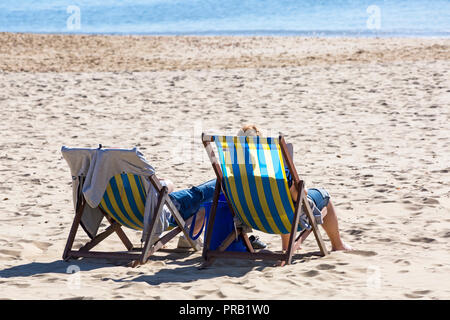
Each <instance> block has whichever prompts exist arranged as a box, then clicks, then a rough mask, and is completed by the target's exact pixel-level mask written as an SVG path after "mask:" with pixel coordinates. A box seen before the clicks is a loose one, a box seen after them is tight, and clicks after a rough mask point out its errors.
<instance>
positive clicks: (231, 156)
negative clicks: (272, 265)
mask: <svg viewBox="0 0 450 320" xmlns="http://www.w3.org/2000/svg"><path fill="white" fill-rule="evenodd" d="M202 140H203V144H204V146H205V148H206V150H207V153H208V155H209V157H210V160H211V162H212V165H213V168H214V171H215V173H216V175H217V181H218V184H217V186H216V193H217V194H218V193H220V189H221V190H222V191H223V193H224V194H225V196H226V198H227V201H228V203H229V205H230V208H231V209H232V211H233V213H234V215H236V216H238V217H239V218H240V220H241V221H242V222H243V223H244V224H245V225H247V226H250V227H252V228H253V229H256V230H259V231H262V232H265V233H271V234H289V233H290V234H291V236H290V244H289V247H288V250H287V252H286V253H282V254H276V253H254V252H253V250H252V249H251V246H250V245H249V244H248V243H249V242H248V240H247V239H246V235H245V234H244V233H241V234H242V236H243V238H244V240H245V241H244V242H245V243H247V248H248V250H249V251H250V252H249V253H245V252H244V253H238V252H227V251H223V250H225V249H226V247H227V246H228V245H229V244H228V242H229V241H230V240H234V239H235V237H236V236H235V235H234V236H233V234H235V233H233V234H230V236H229V238H227V239H226V240H225V241H224V243H223V244H222V246H221V247H220V249H219V250H216V251H209V243H208V240H209V239H208V234H207V238H206V244H205V246H204V251H203V254H204V258H205V259H206V260H207V261H208V259H211V258H214V257H218V256H220V257H243V258H253V259H275V260H281V261H285V262H286V263H288V264H289V263H290V262H291V259H292V253H293V252H294V251H295V249H296V247H298V244H299V243H298V239H297V240H295V237H296V233H297V232H302V231H303V230H305V229H306V228H307V227H309V226H307V225H301V223H300V222H299V218H300V209H301V207H303V208H304V210H305V212H306V213H307V215H308V217H309V221H310V224H311V227H312V228H313V231H314V234H315V235H316V239H317V242H318V245H319V247H320V250H321V252H322V254H324V255H325V254H327V251H326V248H325V245H324V243H323V240H322V238H321V236H320V232H319V231H318V228H317V225H316V224H315V219H314V218H312V217H313V215H312V212H311V208H310V207H309V205H308V204H307V201H306V197H304V191H303V188H304V183H303V181H300V179H299V178H298V175H297V173H296V170H295V167H294V164H293V161H292V158H291V156H290V154H289V152H288V149H287V145H286V142H285V141H284V138H283V137H282V136H280V137H278V138H270V137H259V136H207V135H205V134H204V135H203V136H202ZM211 142H215V146H216V149H217V153H218V159H217V158H216V156H215V154H214V151H213V149H212V145H211ZM285 162H287V163H286V165H287V167H288V168H289V170H290V172H291V174H292V176H293V178H294V183H295V185H296V186H297V190H301V192H298V199H295V200H296V201H295V202H294V201H293V199H292V197H291V193H290V191H289V186H288V181H287V178H286V172H285ZM219 182H220V183H219ZM214 201H217V197H215V198H214ZM212 207H213V208H214V202H213V206H212ZM214 210H215V208H214ZM212 211H213V210H212ZM214 215H215V212H211V213H210V223H211V229H212V224H213V223H214V222H213V220H214V218H213V217H214ZM211 220H212V222H211ZM209 230H210V225H209V224H208V231H209Z"/></svg>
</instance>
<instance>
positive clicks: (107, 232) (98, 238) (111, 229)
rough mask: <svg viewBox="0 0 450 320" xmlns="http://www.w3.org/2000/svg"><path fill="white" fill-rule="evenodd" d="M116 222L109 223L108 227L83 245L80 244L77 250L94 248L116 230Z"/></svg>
mask: <svg viewBox="0 0 450 320" xmlns="http://www.w3.org/2000/svg"><path fill="white" fill-rule="evenodd" d="M117 227H118V226H117V224H111V225H110V226H109V227H108V228H106V230H105V231H103V232H102V233H100V234H98V235H97V236H96V237H95V238H94V239H92V240H91V241H89V242H88V243H86V244H85V245H84V246H82V247H81V248H80V249H79V250H80V251H89V250H91V249H92V248H94V247H95V246H96V245H97V244H99V243H100V242H102V241H103V240H105V239H106V238H107V237H109V236H110V235H111V234H112V233H114V231H116V228H117Z"/></svg>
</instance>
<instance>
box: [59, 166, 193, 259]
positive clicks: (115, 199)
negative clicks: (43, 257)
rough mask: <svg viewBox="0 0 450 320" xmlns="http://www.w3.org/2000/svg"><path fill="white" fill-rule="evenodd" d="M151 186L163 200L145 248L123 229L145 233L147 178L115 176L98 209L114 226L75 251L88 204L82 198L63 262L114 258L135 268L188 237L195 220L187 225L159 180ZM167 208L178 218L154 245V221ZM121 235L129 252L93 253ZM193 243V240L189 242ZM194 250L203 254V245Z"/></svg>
mask: <svg viewBox="0 0 450 320" xmlns="http://www.w3.org/2000/svg"><path fill="white" fill-rule="evenodd" d="M148 180H149V183H152V184H153V186H154V187H155V189H156V190H157V192H158V194H159V197H158V203H157V204H156V206H155V212H154V213H153V217H154V218H153V221H151V222H150V224H151V225H150V227H149V229H150V232H149V233H148V236H147V237H146V240H145V243H143V246H141V247H140V248H139V247H134V246H133V244H132V243H131V241H130V240H129V239H128V237H127V236H126V235H125V232H124V231H123V230H122V229H121V227H122V226H124V227H127V228H130V229H134V230H140V231H141V230H143V229H144V212H145V204H146V199H147V194H146V191H145V187H144V183H143V177H141V176H139V175H135V174H131V173H122V174H117V175H115V176H113V177H112V178H111V179H110V180H109V183H108V185H107V188H106V190H105V192H104V195H103V198H102V199H101V202H100V204H99V206H98V208H99V209H100V210H101V211H102V213H103V214H104V216H105V217H106V218H107V220H108V221H109V222H110V226H109V227H108V228H106V230H105V231H103V232H102V233H100V234H98V235H97V236H95V237H93V238H92V239H91V241H89V242H88V243H86V244H85V245H84V246H82V247H81V248H80V249H79V250H77V251H75V250H72V245H73V241H74V238H75V234H76V232H77V227H78V224H79V222H80V219H81V215H82V214H83V207H84V206H85V205H86V201H85V200H84V198H83V196H82V195H80V196H79V197H80V199H79V201H78V203H79V204H80V206H79V207H78V208H77V210H76V212H77V213H76V216H75V219H74V223H73V225H72V229H71V231H70V234H69V239H68V242H67V244H66V249H65V253H64V255H63V258H64V259H65V260H68V259H70V258H71V257H90V258H111V259H121V260H129V261H131V265H132V266H137V265H139V264H142V263H145V262H146V261H147V259H148V258H149V256H150V255H152V254H153V253H154V252H156V251H157V250H159V249H161V248H162V247H163V246H164V245H165V244H166V243H167V242H168V241H170V240H171V239H173V238H174V237H175V236H176V235H177V234H178V233H180V232H184V233H185V235H188V233H187V230H186V227H187V226H189V225H190V223H191V220H192V217H191V218H190V219H188V220H186V221H184V220H183V218H182V217H181V215H180V213H179V212H178V210H177V209H176V207H175V206H174V205H173V203H172V202H171V200H170V198H169V197H168V193H167V187H163V186H162V185H161V182H160V181H159V179H158V178H157V177H156V176H155V175H152V176H149V177H148ZM164 205H167V206H168V208H169V210H170V211H171V213H172V215H173V217H174V218H175V219H174V220H175V222H176V223H174V224H171V225H170V226H169V229H168V230H167V231H169V232H167V233H166V234H165V235H164V236H163V237H161V238H160V239H159V240H158V241H157V242H156V243H150V241H149V240H150V238H151V235H152V229H153V224H154V221H157V219H158V217H159V215H160V214H161V212H162V207H163V206H164ZM112 233H117V235H118V236H119V238H120V239H121V240H122V242H123V244H124V245H125V247H126V248H127V252H98V251H97V252H93V251H90V250H91V249H92V248H93V247H95V246H96V245H98V244H99V243H100V242H101V241H103V240H104V239H106V238H107V237H108V236H109V235H110V234H112ZM188 240H189V239H188ZM191 244H192V247H193V248H194V249H195V250H200V243H199V242H198V241H192V243H191Z"/></svg>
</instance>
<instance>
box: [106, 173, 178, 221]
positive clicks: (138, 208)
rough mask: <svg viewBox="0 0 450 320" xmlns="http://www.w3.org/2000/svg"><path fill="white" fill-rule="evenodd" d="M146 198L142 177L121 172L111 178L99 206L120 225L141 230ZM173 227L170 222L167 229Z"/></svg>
mask: <svg viewBox="0 0 450 320" xmlns="http://www.w3.org/2000/svg"><path fill="white" fill-rule="evenodd" d="M146 198H147V194H146V192H145V188H144V184H143V183H142V177H140V176H138V175H135V174H131V173H123V174H118V175H115V176H114V177H112V178H111V180H110V181H109V184H108V186H107V188H106V191H105V194H104V195H103V198H102V201H101V202H100V205H99V206H100V208H102V209H103V211H105V212H106V213H107V214H108V215H109V216H110V217H111V218H113V219H114V220H115V221H117V222H118V223H120V224H121V225H123V226H125V227H128V228H130V229H134V230H142V229H143V221H144V218H143V217H144V208H145V199H146ZM174 227H176V224H175V223H173V222H170V224H169V227H168V229H167V230H172V229H173V228H174Z"/></svg>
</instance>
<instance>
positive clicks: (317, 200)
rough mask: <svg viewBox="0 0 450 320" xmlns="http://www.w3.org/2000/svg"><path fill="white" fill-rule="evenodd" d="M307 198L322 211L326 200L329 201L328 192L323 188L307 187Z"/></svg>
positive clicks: (326, 203) (326, 202)
mask: <svg viewBox="0 0 450 320" xmlns="http://www.w3.org/2000/svg"><path fill="white" fill-rule="evenodd" d="M308 198H310V199H311V200H312V201H313V202H314V204H315V205H316V207H317V209H319V210H320V211H322V209H323V208H325V207H326V206H327V205H328V202H330V194H329V193H328V191H327V190H325V189H323V188H312V189H308Z"/></svg>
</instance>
